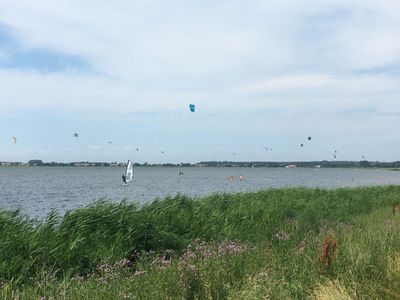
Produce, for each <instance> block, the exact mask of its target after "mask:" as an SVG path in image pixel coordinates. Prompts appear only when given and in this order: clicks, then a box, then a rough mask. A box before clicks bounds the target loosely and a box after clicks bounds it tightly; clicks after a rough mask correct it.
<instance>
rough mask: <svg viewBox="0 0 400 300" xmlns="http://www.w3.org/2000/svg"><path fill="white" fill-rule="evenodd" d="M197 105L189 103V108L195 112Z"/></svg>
mask: <svg viewBox="0 0 400 300" xmlns="http://www.w3.org/2000/svg"><path fill="white" fill-rule="evenodd" d="M195 108H196V106H195V105H194V104H189V109H190V111H191V112H194V110H195Z"/></svg>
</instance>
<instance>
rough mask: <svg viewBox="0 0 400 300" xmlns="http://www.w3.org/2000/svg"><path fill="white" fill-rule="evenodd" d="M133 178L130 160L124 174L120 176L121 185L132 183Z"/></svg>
mask: <svg viewBox="0 0 400 300" xmlns="http://www.w3.org/2000/svg"><path fill="white" fill-rule="evenodd" d="M132 178H133V164H132V162H131V161H130V160H128V163H127V164H126V172H125V174H123V175H122V181H123V183H122V184H123V185H126V184H128V182H130V181H132Z"/></svg>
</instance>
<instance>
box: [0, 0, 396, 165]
mask: <svg viewBox="0 0 400 300" xmlns="http://www.w3.org/2000/svg"><path fill="white" fill-rule="evenodd" d="M399 79H400V2H399V1H398V0H393V1H391V0H343V1H342V0H334V1H333V0H332V1H331V0H319V1H317V0H280V1H272V0H250V1H236V0H229V1H228V0H226V1H225V0H221V1H209V0H204V1H187V0H186V1H184V0H181V1H179V0H171V1H164V0H142V1H132V0H129V1H128V0H126V1H124V0H116V1H94V0H86V1H78V0H65V1H62V0H60V1H54V0H41V1H36V0H19V1H15V0H10V1H8V0H0V87H1V90H0V104H1V109H0V161H27V160H29V159H42V160H44V161H52V160H54V161H65V162H69V161H77V160H90V161H125V160H127V159H132V160H134V161H138V162H145V161H147V162H151V163H157V162H197V161H201V160H237V161H248V160H252V161H256V160H263V161H264V160H271V161H277V160H285V161H292V160H293V161H294V160H322V159H327V160H332V159H333V157H332V153H333V151H335V150H337V151H338V157H337V158H338V159H343V160H361V159H362V156H363V155H364V156H365V159H368V160H382V161H392V160H400V138H399V132H400V101H399V100H400V99H399V96H400V80H399ZM190 103H195V104H196V112H195V113H191V112H190V111H189V109H188V105H189V104H190ZM74 132H77V133H78V134H79V137H78V138H74ZM12 136H15V137H17V143H16V144H13V143H12V142H11V138H12ZM308 136H311V137H312V141H307V137H308ZM109 142H111V143H109ZM302 143H303V144H304V147H300V144H302ZM265 147H268V148H273V151H266V150H265ZM136 148H139V151H136ZM161 151H164V153H163V154H162V153H161ZM234 153H235V154H234Z"/></svg>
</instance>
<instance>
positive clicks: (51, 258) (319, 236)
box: [0, 186, 400, 299]
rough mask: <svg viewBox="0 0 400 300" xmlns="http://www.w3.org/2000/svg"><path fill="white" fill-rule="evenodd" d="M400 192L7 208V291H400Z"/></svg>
mask: <svg viewBox="0 0 400 300" xmlns="http://www.w3.org/2000/svg"><path fill="white" fill-rule="evenodd" d="M399 200H400V187H398V186H385V187H368V188H355V189H334V190H320V189H305V188H293V189H274V190H266V191H260V192H254V193H238V194H222V195H212V196H209V197H205V198H201V199H190V198H188V197H186V196H177V197H173V198H167V199H164V200H162V201H155V202H153V203H151V204H148V205H145V206H144V207H138V206H137V205H135V204H131V203H125V202H121V203H118V204H112V203H109V202H106V201H98V202H96V203H94V204H92V205H90V206H88V207H86V208H83V209H77V210H74V211H71V212H69V213H68V214H66V215H65V216H63V217H59V216H57V215H55V214H52V215H50V216H49V217H48V218H47V219H46V220H43V221H38V220H31V219H29V218H27V217H24V216H23V215H21V214H19V213H16V212H2V213H0V281H1V283H2V290H1V291H0V296H1V297H2V298H4V299H12V298H16V299H40V298H41V297H45V299H65V298H66V299H82V298H83V299H130V298H131V299H134V298H135V299H207V298H213V299H254V298H255V299H263V298H266V299H269V298H273V299H304V298H316V299H343V298H346V297H347V298H349V299H351V298H367V299H369V298H371V299H373V298H379V299H397V298H399V299H400V293H399V291H400V234H399V232H400V217H399V215H400V213H395V214H393V213H392V210H391V205H392V204H393V203H395V202H397V201H399ZM329 295H333V296H335V295H336V298H335V297H334V298H329V297H328V296H329ZM340 297H341V298H340Z"/></svg>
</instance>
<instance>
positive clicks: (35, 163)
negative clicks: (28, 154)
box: [28, 159, 43, 166]
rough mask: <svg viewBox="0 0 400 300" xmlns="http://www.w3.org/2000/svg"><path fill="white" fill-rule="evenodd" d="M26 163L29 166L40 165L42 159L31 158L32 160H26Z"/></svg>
mask: <svg viewBox="0 0 400 300" xmlns="http://www.w3.org/2000/svg"><path fill="white" fill-rule="evenodd" d="M28 165H29V166H41V165H43V161H41V160H40V159H32V160H30V161H28Z"/></svg>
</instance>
